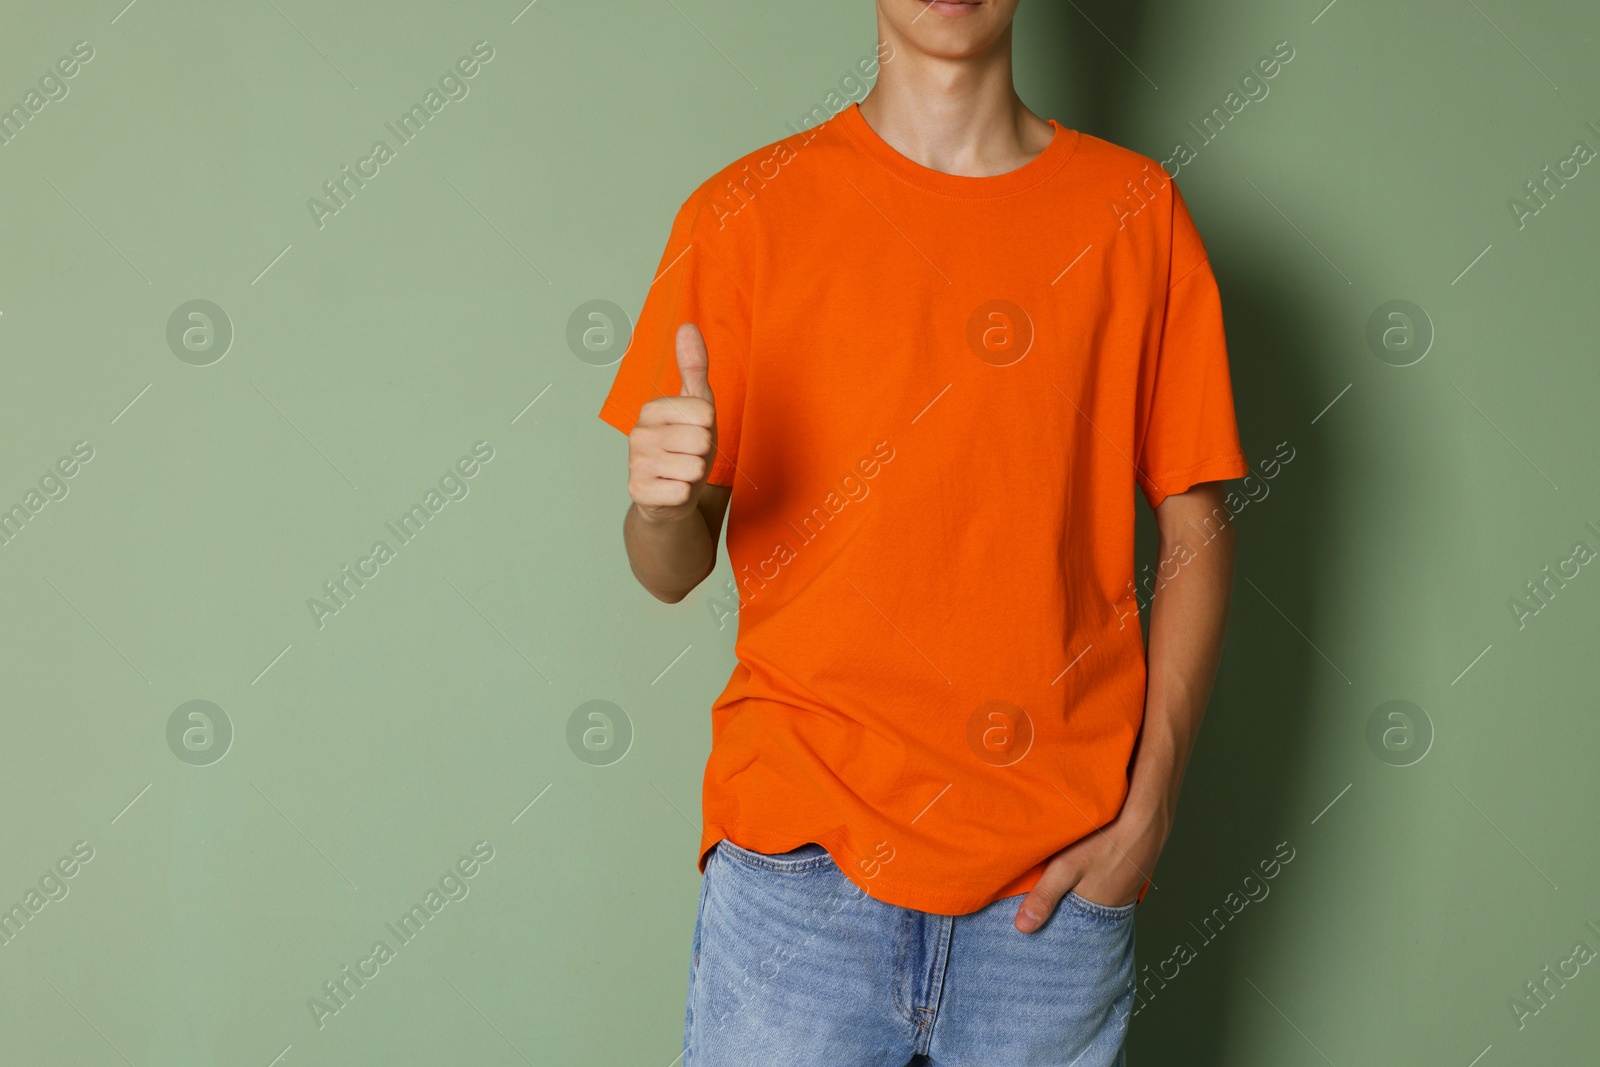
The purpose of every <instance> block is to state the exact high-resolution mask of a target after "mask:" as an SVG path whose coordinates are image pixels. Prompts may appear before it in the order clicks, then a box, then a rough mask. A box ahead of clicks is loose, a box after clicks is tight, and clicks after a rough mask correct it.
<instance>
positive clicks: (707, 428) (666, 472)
mask: <svg viewBox="0 0 1600 1067" xmlns="http://www.w3.org/2000/svg"><path fill="white" fill-rule="evenodd" d="M677 346H678V376H679V377H680V378H681V379H682V381H683V387H682V388H681V389H679V390H678V395H677V396H662V397H657V398H656V399H654V400H652V401H650V402H649V403H647V404H645V405H644V406H643V407H642V408H640V409H639V422H638V425H636V426H634V428H633V431H632V432H631V433H629V434H628V495H629V496H630V497H632V498H633V503H634V508H635V510H637V511H638V512H639V514H640V515H641V516H642V517H643V518H645V519H648V520H650V521H652V522H671V521H676V520H679V519H683V518H686V517H687V516H689V515H692V514H694V512H695V508H696V506H697V505H698V504H699V501H700V491H701V489H702V488H704V486H705V484H706V476H707V475H709V474H710V473H711V463H712V457H713V456H715V455H716V454H717V409H716V407H715V405H714V404H713V402H712V398H711V383H710V382H709V381H707V379H706V371H707V369H708V368H709V366H710V356H709V355H708V354H707V353H706V342H705V338H704V337H702V336H701V335H700V329H699V327H697V326H695V324H694V323H692V322H686V323H684V324H683V325H682V326H679V327H678V337H677Z"/></svg>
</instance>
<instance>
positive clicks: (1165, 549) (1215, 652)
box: [1127, 522, 1234, 826]
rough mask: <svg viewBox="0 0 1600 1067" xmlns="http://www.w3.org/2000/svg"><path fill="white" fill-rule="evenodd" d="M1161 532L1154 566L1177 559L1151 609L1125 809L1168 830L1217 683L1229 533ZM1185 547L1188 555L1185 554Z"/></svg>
mask: <svg viewBox="0 0 1600 1067" xmlns="http://www.w3.org/2000/svg"><path fill="white" fill-rule="evenodd" d="M1171 526H1173V527H1174V529H1172V530H1170V531H1169V530H1166V529H1164V530H1163V536H1162V538H1161V550H1160V551H1161V559H1163V560H1170V559H1172V558H1174V557H1175V556H1177V557H1179V558H1184V559H1185V560H1186V561H1185V562H1183V563H1182V564H1181V565H1180V566H1179V569H1178V573H1177V574H1176V575H1175V576H1174V577H1173V578H1172V579H1170V580H1168V581H1166V583H1165V584H1164V586H1163V587H1162V588H1161V589H1160V590H1158V591H1157V593H1156V594H1155V597H1154V600H1153V602H1152V605H1151V609H1150V641H1149V649H1148V652H1147V655H1146V681H1145V708H1144V726H1143V728H1142V730H1141V731H1140V736H1139V743H1138V748H1137V751H1136V753H1135V756H1134V763H1133V774H1132V779H1131V781H1130V784H1129V794H1128V800H1127V806H1128V807H1129V808H1131V809H1132V810H1134V811H1137V812H1140V813H1142V814H1144V815H1147V816H1148V817H1150V818H1153V819H1157V820H1159V821H1161V822H1162V823H1163V824H1164V825H1166V826H1170V825H1171V823H1172V819H1173V817H1174V815H1175V813H1176V811H1177V805H1178V790H1179V787H1180V786H1181V785H1182V782H1183V774H1184V769H1185V767H1186V766H1187V764H1188V762H1189V753H1190V751H1191V750H1192V749H1193V747H1194V742H1195V737H1196V735H1198V733H1199V732H1200V721H1201V719H1202V717H1203V716H1204V714H1205V708H1206V703H1207V701H1208V700H1209V699H1210V696H1211V686H1212V683H1213V682H1214V681H1215V679H1216V672H1217V663H1218V661H1219V660H1220V659H1221V656H1222V643H1223V635H1224V631H1225V630H1226V627H1227V621H1228V597H1229V592H1230V590H1231V587H1232V584H1233V556H1234V534H1233V529H1232V527H1231V525H1227V524H1224V525H1223V527H1222V529H1221V531H1220V532H1215V533H1214V535H1213V536H1212V537H1211V538H1210V539H1209V540H1201V539H1200V538H1199V537H1196V536H1195V534H1196V532H1197V530H1198V527H1197V526H1195V525H1188V524H1185V527H1182V528H1180V527H1179V524H1178V523H1176V522H1174V523H1172V524H1171ZM1185 546H1187V551H1185Z"/></svg>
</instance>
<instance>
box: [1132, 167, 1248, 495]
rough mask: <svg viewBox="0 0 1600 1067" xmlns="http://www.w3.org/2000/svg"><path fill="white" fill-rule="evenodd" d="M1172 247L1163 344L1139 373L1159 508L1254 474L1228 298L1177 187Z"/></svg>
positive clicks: (1143, 466) (1146, 447)
mask: <svg viewBox="0 0 1600 1067" xmlns="http://www.w3.org/2000/svg"><path fill="white" fill-rule="evenodd" d="M1170 244H1171V269H1170V270H1169V271H1168V273H1167V276H1166V277H1167V279H1168V287H1167V291H1166V295H1165V301H1164V304H1165V307H1164V311H1163V314H1162V318H1161V328H1160V332H1159V334H1158V342H1157V344H1156V346H1155V349H1156V350H1155V351H1154V352H1153V353H1146V358H1145V361H1144V363H1143V365H1142V366H1141V368H1140V388H1139V411H1138V417H1137V427H1138V440H1139V451H1138V458H1137V460H1136V462H1135V467H1136V471H1137V473H1136V478H1137V479H1138V483H1139V488H1140V489H1141V490H1143V492H1144V497H1145V500H1147V501H1148V502H1149V504H1150V506H1151V507H1152V508H1153V507H1155V506H1156V505H1158V504H1160V503H1161V501H1163V500H1165V499H1166V498H1167V497H1168V496H1170V495H1172V494H1173V493H1181V492H1183V491H1184V490H1186V489H1189V488H1191V487H1193V486H1195V485H1198V484H1199V483H1201V482H1212V481H1220V480H1223V479H1227V478H1241V477H1243V476H1244V475H1246V474H1248V473H1249V472H1250V467H1249V464H1248V463H1247V462H1246V461H1245V457H1244V452H1243V450H1242V449H1241V448H1240V446H1239V428H1238V425H1237V423H1236V421H1235V419H1234V410H1233V385H1232V380H1231V378H1230V376H1229V373H1228V346H1227V340H1226V337H1225V336H1224V333H1223V328H1222V297H1221V294H1220V293H1219V292H1218V291H1217V280H1216V277H1215V276H1214V275H1213V274H1212V272H1211V262H1210V260H1209V259H1208V258H1207V256H1206V251H1205V246H1204V244H1203V243H1202V242H1201V240H1200V234H1199V231H1198V230H1197V229H1196V228H1195V224H1194V220H1193V219H1192V218H1191V217H1190V215H1189V209H1188V207H1187V206H1186V205H1185V204H1184V202H1183V197H1182V195H1181V194H1179V192H1178V187H1177V186H1176V185H1174V186H1172V238H1171V242H1170Z"/></svg>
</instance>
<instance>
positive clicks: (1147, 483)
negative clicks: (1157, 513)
mask: <svg viewBox="0 0 1600 1067" xmlns="http://www.w3.org/2000/svg"><path fill="white" fill-rule="evenodd" d="M1249 473H1250V464H1249V463H1248V462H1247V461H1246V460H1245V458H1244V454H1243V453H1240V452H1234V453H1231V454H1229V455H1225V456H1213V457H1212V458H1210V459H1207V460H1202V461H1201V462H1199V463H1196V464H1195V465H1194V466H1192V467H1186V468H1184V469H1183V470H1179V471H1171V472H1169V473H1165V474H1162V475H1161V476H1160V477H1159V478H1153V477H1149V476H1147V475H1144V474H1143V473H1140V474H1139V476H1138V482H1139V488H1140V489H1142V490H1144V497H1145V500H1146V501H1148V502H1149V504H1150V506H1151V507H1152V508H1154V507H1156V506H1157V505H1159V504H1160V503H1161V502H1162V501H1163V500H1165V499H1166V498H1167V497H1169V496H1171V495H1173V494H1174V493H1182V492H1185V491H1186V490H1189V489H1192V488H1193V487H1194V486H1196V485H1199V484H1200V483H1201V482H1218V481H1223V480H1225V479H1228V478H1242V477H1244V476H1245V475H1247V474H1249Z"/></svg>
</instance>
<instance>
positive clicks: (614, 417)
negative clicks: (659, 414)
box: [600, 400, 639, 433]
mask: <svg viewBox="0 0 1600 1067" xmlns="http://www.w3.org/2000/svg"><path fill="white" fill-rule="evenodd" d="M600 421H602V422H604V423H606V424H607V425H608V426H614V427H616V428H617V429H618V430H620V431H621V432H623V433H632V432H633V428H634V427H635V426H637V425H638V423H639V413H638V412H637V411H635V412H633V413H632V414H629V413H628V411H627V409H626V408H624V407H623V406H622V405H621V404H617V403H614V402H612V401H610V400H607V401H606V402H605V403H603V404H601V405H600Z"/></svg>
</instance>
